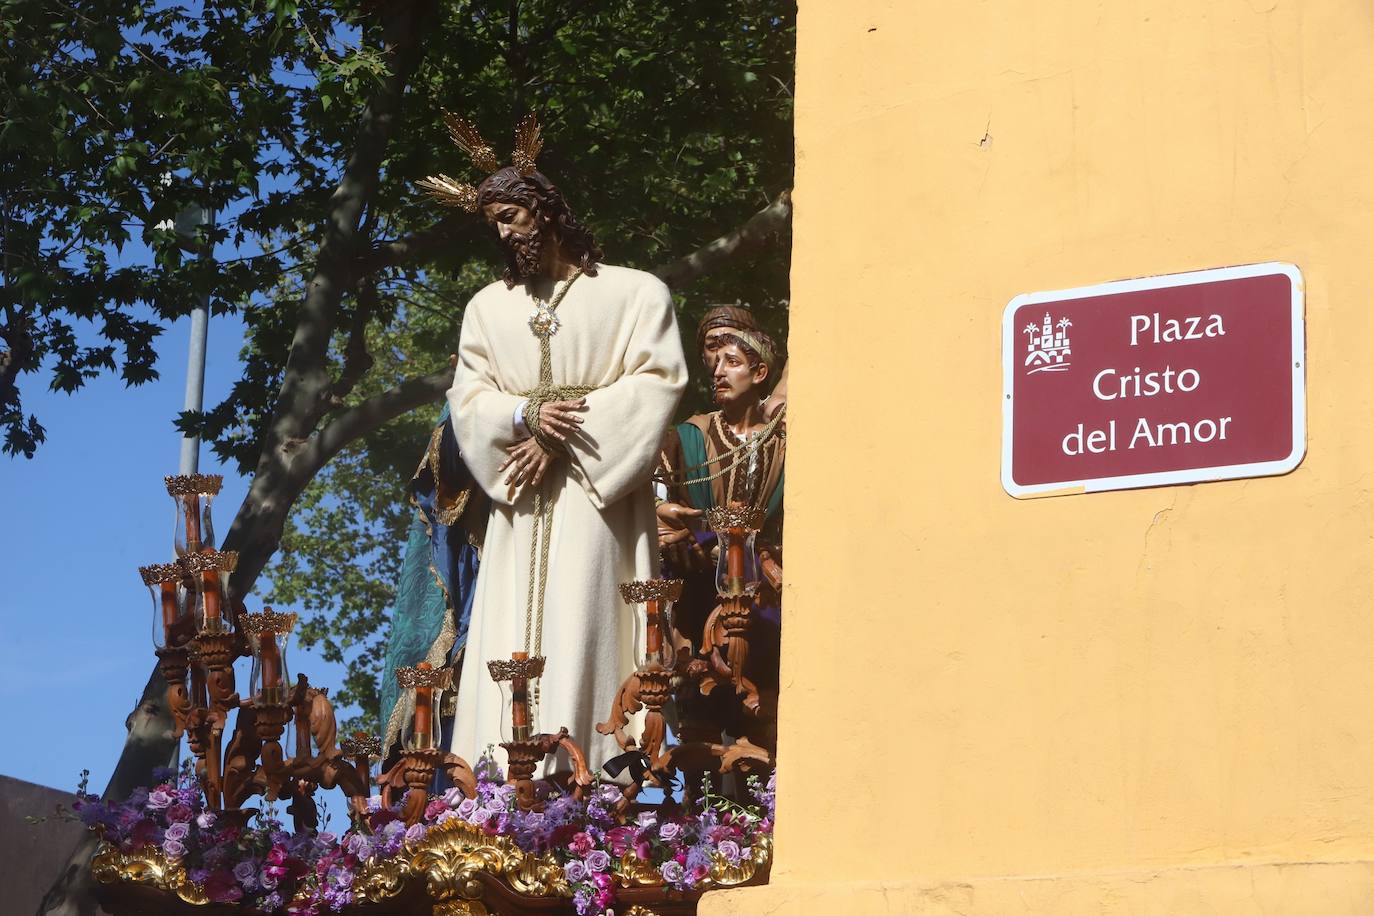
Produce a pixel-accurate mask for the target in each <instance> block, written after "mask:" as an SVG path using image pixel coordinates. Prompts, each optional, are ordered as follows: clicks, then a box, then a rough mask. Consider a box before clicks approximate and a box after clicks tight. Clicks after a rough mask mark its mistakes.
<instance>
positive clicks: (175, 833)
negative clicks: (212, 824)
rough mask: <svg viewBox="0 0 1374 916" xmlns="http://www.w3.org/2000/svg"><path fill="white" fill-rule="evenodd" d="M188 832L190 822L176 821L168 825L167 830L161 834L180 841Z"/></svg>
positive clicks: (189, 830)
mask: <svg viewBox="0 0 1374 916" xmlns="http://www.w3.org/2000/svg"><path fill="white" fill-rule="evenodd" d="M190 832H191V825H190V824H188V823H186V822H185V821H178V822H177V823H175V824H172V825H171V826H170V827H168V828H167V832H166V833H165V834H163V836H165V837H166V838H167V839H169V840H178V841H180V840H184V839H186V836H187V834H189V833H190Z"/></svg>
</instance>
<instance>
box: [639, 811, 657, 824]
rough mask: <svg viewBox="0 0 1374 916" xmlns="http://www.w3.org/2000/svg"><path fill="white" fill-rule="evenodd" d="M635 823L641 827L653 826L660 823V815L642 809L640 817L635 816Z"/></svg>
mask: <svg viewBox="0 0 1374 916" xmlns="http://www.w3.org/2000/svg"><path fill="white" fill-rule="evenodd" d="M635 823H636V824H638V825H639V826H641V827H652V826H654V824H657V823H658V815H657V814H655V813H654V812H652V811H641V812H639V817H637V818H635Z"/></svg>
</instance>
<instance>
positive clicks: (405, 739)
mask: <svg viewBox="0 0 1374 916" xmlns="http://www.w3.org/2000/svg"><path fill="white" fill-rule="evenodd" d="M452 679H453V669H452V668H435V667H434V666H433V665H431V664H430V663H429V662H420V664H418V665H416V666H415V667H414V668H397V669H396V683H397V684H399V685H400V687H401V690H403V691H405V695H404V696H403V697H402V701H403V702H406V703H407V704H413V708H414V710H415V712H414V713H413V714H412V715H411V717H410V719H409V721H407V722H405V723H404V724H403V725H402V726H401V746H402V747H404V748H405V749H406V750H408V751H427V750H430V749H431V748H436V747H438V746H439V742H440V741H441V740H442V738H443V734H442V731H441V729H440V725H439V700H440V697H441V696H442V695H443V692H444V691H445V690H447V689H448V688H449V685H450V683H452Z"/></svg>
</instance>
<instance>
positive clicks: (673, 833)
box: [658, 821, 682, 843]
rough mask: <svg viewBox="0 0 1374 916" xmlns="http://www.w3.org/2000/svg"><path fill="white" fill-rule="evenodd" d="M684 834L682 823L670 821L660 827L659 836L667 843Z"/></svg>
mask: <svg viewBox="0 0 1374 916" xmlns="http://www.w3.org/2000/svg"><path fill="white" fill-rule="evenodd" d="M681 835H682V825H681V824H675V823H673V822H672V821H669V822H668V823H666V824H663V825H661V826H660V827H659V828H658V838H659V839H660V840H662V841H663V842H665V843H671V842H673V840H676V839H677V838H678V837H680V836H681Z"/></svg>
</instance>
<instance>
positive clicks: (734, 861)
mask: <svg viewBox="0 0 1374 916" xmlns="http://www.w3.org/2000/svg"><path fill="white" fill-rule="evenodd" d="M716 852H718V853H720V854H721V855H722V856H724V857H725V861H727V862H729V863H730V864H731V865H738V864H739V857H740V849H739V844H738V843H736V842H735V841H734V840H721V841H720V843H719V844H717V846H716Z"/></svg>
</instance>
